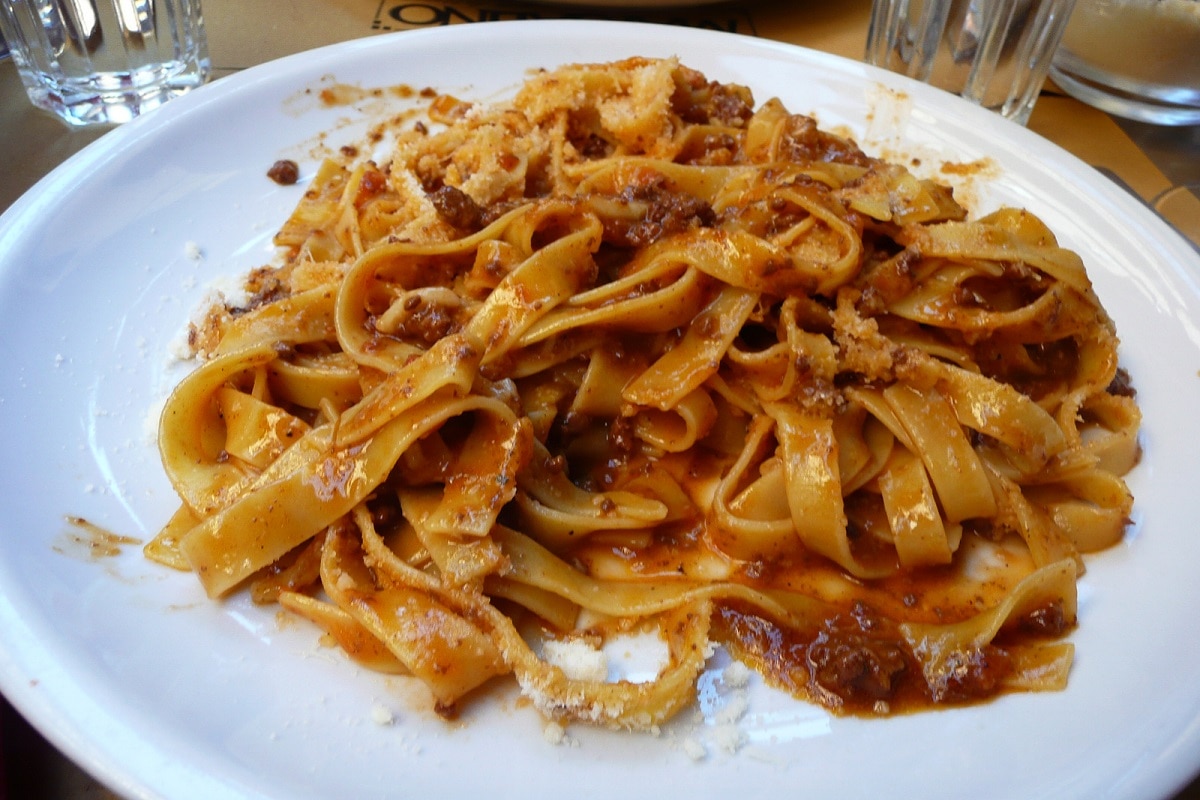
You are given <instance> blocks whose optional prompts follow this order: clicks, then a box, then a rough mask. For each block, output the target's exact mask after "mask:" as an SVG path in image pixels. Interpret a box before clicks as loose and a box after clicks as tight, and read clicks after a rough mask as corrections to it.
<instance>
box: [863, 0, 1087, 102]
mask: <svg viewBox="0 0 1200 800" xmlns="http://www.w3.org/2000/svg"><path fill="white" fill-rule="evenodd" d="M1074 5H1075V0H874V4H873V5H872V7H871V23H870V29H869V31H868V33H867V52H866V56H867V61H868V62H870V63H871V64H874V65H876V66H880V67H886V68H887V69H890V70H892V71H893V72H899V73H901V74H904V75H907V76H909V77H910V78H916V79H917V80H920V81H924V82H926V83H930V84H932V85H934V86H937V87H939V88H941V89H945V90H947V91H951V92H954V93H956V94H959V95H961V96H962V97H964V98H966V99H967V100H970V101H971V102H973V103H976V104H978V105H981V106H983V107H985V108H989V109H992V110H993V111H998V112H999V113H1000V114H1002V115H1003V116H1005V117H1007V118H1009V119H1011V120H1013V121H1015V122H1017V123H1019V124H1021V125H1024V124H1025V123H1026V122H1028V120H1029V114H1030V112H1032V111H1033V105H1034V103H1035V102H1036V100H1037V97H1038V93H1039V92H1040V91H1041V89H1042V84H1043V83H1044V82H1045V80H1046V73H1047V72H1048V71H1049V69H1050V62H1051V59H1052V57H1053V55H1054V49H1055V47H1057V46H1058V43H1059V40H1060V39H1061V38H1062V35H1063V31H1064V29H1065V28H1066V25H1067V20H1068V18H1069V17H1070V15H1071V9H1072V8H1073V7H1074Z"/></svg>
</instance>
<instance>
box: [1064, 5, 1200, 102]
mask: <svg viewBox="0 0 1200 800" xmlns="http://www.w3.org/2000/svg"><path fill="white" fill-rule="evenodd" d="M1050 75H1051V77H1053V78H1054V82H1055V83H1057V84H1058V85H1059V86H1061V87H1062V88H1063V89H1064V90H1065V91H1066V92H1067V93H1068V94H1071V95H1074V96H1075V97H1077V98H1079V99H1080V100H1083V101H1084V102H1086V103H1091V104H1092V105H1094V106H1096V107H1097V108H1101V109H1104V110H1105V111H1107V112H1109V113H1110V114H1117V115H1119V116H1122V117H1127V118H1129V119H1136V120H1139V121H1142V122H1152V123H1157V124H1160V125H1197V124H1200V0H1086V2H1083V3H1080V4H1079V6H1078V7H1077V8H1076V9H1075V14H1074V16H1072V17H1071V24H1070V25H1068V26H1067V32H1066V33H1065V34H1064V35H1063V40H1062V44H1061V45H1059V48H1058V52H1057V53H1056V54H1055V55H1054V66H1053V67H1052V68H1051V70H1050Z"/></svg>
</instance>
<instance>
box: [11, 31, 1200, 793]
mask: <svg viewBox="0 0 1200 800" xmlns="http://www.w3.org/2000/svg"><path fill="white" fill-rule="evenodd" d="M1198 278H1200V259H1198V257H1197V254H1196V251H1195V250H1193V249H1192V248H1191V247H1190V246H1189V245H1188V244H1187V243H1186V242H1185V241H1184V240H1183V239H1182V238H1181V237H1179V236H1178V235H1177V234H1176V233H1174V232H1173V231H1171V230H1170V229H1169V227H1168V226H1166V225H1165V224H1164V223H1163V222H1162V221H1161V220H1159V219H1158V218H1156V217H1155V216H1154V215H1153V214H1152V213H1151V212H1150V211H1149V210H1147V209H1146V208H1144V207H1143V206H1141V205H1140V204H1139V203H1138V202H1137V201H1136V200H1134V199H1133V198H1132V197H1130V196H1127V195H1126V194H1125V193H1123V192H1122V191H1121V190H1120V189H1119V188H1117V187H1115V186H1114V185H1113V184H1111V183H1110V182H1108V181H1107V180H1106V179H1105V178H1103V177H1102V176H1100V175H1099V174H1098V173H1096V172H1095V171H1094V170H1092V169H1091V168H1089V167H1088V166H1086V165H1085V164H1083V163H1081V162H1079V161H1077V160H1076V159H1074V158H1073V157H1071V156H1070V155H1068V154H1066V153H1064V152H1063V151H1061V150H1059V149H1058V148H1056V147H1054V146H1053V145H1051V144H1049V143H1047V142H1045V141H1043V140H1041V139H1040V138H1039V137H1037V136H1036V135H1034V134H1032V133H1031V132H1029V131H1027V130H1025V129H1023V128H1020V127H1018V126H1015V125H1012V124H1010V123H1007V122H1005V121H1003V120H1000V119H998V118H996V117H995V116H992V115H990V114H989V113H988V112H985V111H982V110H980V109H977V108H974V107H972V106H969V105H966V104H965V103H963V102H962V101H961V100H959V99H957V98H953V97H950V96H948V95H945V94H943V93H939V92H936V91H934V90H930V89H928V88H927V87H925V86H922V85H919V84H914V83H912V82H909V81H907V80H905V79H903V78H900V77H897V76H893V75H890V74H888V73H885V72H882V71H878V70H875V69H873V68H870V67H867V66H865V65H862V64H858V63H855V62H850V61H846V60H843V59H839V58H835V57H831V56H828V55H824V54H819V53H814V52H811V51H806V50H802V49H799V48H795V47H792V46H788V45H784V44H779V43H772V42H765V41H761V40H756V39H752V38H749V37H739V36H733V35H727V34H720V33H714V32H709V31H699V30H688V29H675V28H670V29H664V28H662V27H659V26H654V25H643V24H635V23H607V22H604V23H601V22H591V21H589V22H581V21H568V22H560V21H538V22H505V23H494V24H493V23H486V24H478V25H464V26H455V27H452V28H446V29H439V30H430V31H416V32H405V33H401V34H394V35H385V36H380V37H375V38H371V39H367V40H361V41H356V42H350V43H346V44H342V45H337V46H333V47H329V48H324V49H321V50H316V51H313V52H310V53H305V54H302V55H299V56H295V57H291V58H287V59H283V60H281V61H278V62H273V63H271V64H267V65H263V66H261V67H257V68H254V69H250V70H247V71H245V72H244V73H241V74H238V75H236V76H233V77H231V78H227V79H223V80H222V81H220V82H218V83H216V84H214V85H212V86H209V87H205V88H203V89H202V90H200V91H197V92H195V93H193V94H190V95H188V96H185V97H183V98H181V99H179V100H176V101H173V102H172V104H171V105H170V106H167V107H165V108H164V109H163V110H162V111H161V112H157V113H155V114H153V115H148V116H147V117H145V118H142V119H139V120H137V121H135V122H134V123H132V124H129V125H127V126H125V127H122V128H120V129H118V130H116V131H114V132H112V133H111V134H109V135H106V136H105V137H103V138H102V139H101V140H99V141H98V142H96V143H95V144H93V145H92V146H91V147H89V148H88V149H86V150H84V151H83V152H81V153H80V154H79V155H77V156H76V157H74V158H72V159H71V160H69V161H68V162H66V163H65V164H64V165H62V166H61V167H60V168H59V169H58V170H56V171H55V172H54V173H52V174H51V175H50V176H48V177H47V178H46V179H45V180H43V181H42V182H41V183H39V184H38V185H37V186H35V187H34V189H33V190H31V191H30V192H29V193H28V194H27V195H26V196H25V197H23V198H22V199H21V200H20V201H18V202H17V203H16V204H15V205H14V206H13V207H12V208H11V209H10V210H9V211H8V212H6V213H5V214H4V216H3V217H0V304H2V309H3V313H2V314H0V326H3V329H2V330H0V336H2V339H0V340H2V341H4V342H6V343H7V345H6V348H7V354H8V361H9V366H8V369H7V370H6V372H5V375H4V377H3V378H2V379H0V400H2V401H3V407H4V409H5V411H6V412H7V418H8V420H9V422H8V425H7V429H6V430H7V433H6V439H7V441H8V443H9V446H10V448H11V452H12V453H14V454H19V455H20V458H19V459H17V458H14V459H10V463H9V466H8V467H7V469H8V471H9V477H8V480H6V481H5V482H4V489H3V492H4V496H3V497H4V501H5V502H3V503H0V529H2V530H3V532H4V538H5V546H4V547H3V548H0V621H2V624H0V631H3V632H2V633H0V653H2V657H0V688H2V689H3V691H4V693H5V695H6V697H8V698H9V699H10V700H11V702H13V704H14V705H16V706H17V707H18V709H19V710H20V711H21V712H22V713H23V714H25V715H26V716H27V717H28V718H29V719H30V720H31V721H32V722H33V723H34V724H35V725H37V726H38V727H39V728H40V730H41V731H42V732H43V733H45V735H46V736H47V737H48V738H50V739H51V740H52V741H53V742H54V743H55V744H56V745H57V746H59V747H60V748H62V749H63V750H64V752H66V753H67V754H68V755H69V756H70V757H72V758H73V759H75V760H76V761H78V762H79V763H80V764H82V765H83V766H84V767H85V768H86V769H88V770H89V771H91V772H92V773H93V774H94V775H96V776H97V777H98V778H99V779H101V780H102V781H104V782H105V783H107V784H108V785H109V786H111V787H112V788H113V789H114V790H116V791H117V792H119V793H121V794H124V795H128V796H137V797H171V798H187V797H196V798H201V797H203V798H220V797H230V798H234V797H238V798H245V797H262V798H276V797H278V798H283V797H286V798H303V797H314V798H315V797H328V796H353V797H362V798H371V797H389V796H395V795H396V794H403V795H409V794H411V795H414V796H416V795H429V796H463V795H467V794H471V793H488V794H492V795H496V794H499V795H501V796H514V797H515V796H522V797H542V796H545V797H549V796H560V795H562V794H564V793H572V794H576V795H587V796H592V795H595V796H612V795H617V796H630V797H650V796H655V797H658V796H664V795H665V796H669V797H685V796H697V795H703V796H711V795H712V794H714V793H716V792H735V791H744V790H745V788H746V787H754V788H755V790H756V791H760V790H761V791H769V790H772V789H780V790H782V789H784V788H788V787H794V786H796V785H803V786H804V787H806V788H807V789H808V790H810V791H811V792H812V793H813V794H815V795H816V796H852V797H868V796H871V797H873V796H880V795H889V796H909V795H913V796H916V795H918V794H919V795H920V796H925V797H947V798H951V797H961V796H965V795H968V794H970V795H973V796H979V795H983V796H996V797H1001V796H1004V797H1009V796H1022V797H1055V798H1062V797H1088V798H1093V797H1139V798H1140V797H1152V796H1159V797H1167V796H1169V795H1170V794H1171V793H1172V792H1174V791H1177V790H1178V789H1179V788H1180V787H1181V786H1182V785H1183V784H1184V783H1185V782H1186V781H1187V780H1188V779H1189V778H1190V777H1191V776H1192V775H1193V774H1194V773H1195V771H1196V770H1197V769H1198V768H1200V759H1198V758H1197V757H1196V756H1195V753H1197V752H1200V741H1198V738H1200V734H1198V733H1197V730H1200V728H1198V727H1197V724H1196V722H1197V720H1198V719H1200V686H1196V685H1195V682H1194V680H1192V677H1191V676H1194V675H1195V674H1198V672H1200V652H1197V651H1196V649H1195V648H1193V647H1191V646H1190V644H1189V643H1188V640H1187V638H1186V636H1185V635H1183V634H1182V633H1181V632H1182V631H1186V630H1188V629H1189V626H1190V623H1191V618H1192V613H1193V609H1195V608H1200V587H1198V586H1197V584H1196V582H1195V581H1194V580H1193V579H1192V576H1191V574H1190V565H1191V564H1193V563H1195V562H1196V561H1197V559H1200V552H1198V551H1200V544H1196V543H1195V537H1190V536H1188V535H1187V533H1188V531H1190V529H1191V526H1192V525H1194V520H1195V519H1196V518H1197V514H1198V512H1200V509H1198V508H1197V500H1196V493H1195V492H1194V490H1193V489H1192V488H1191V483H1190V481H1191V479H1190V477H1189V473H1190V471H1191V465H1192V463H1193V459H1192V454H1191V447H1192V445H1193V443H1194V442H1195V441H1197V440H1198V439H1200V422H1198V421H1197V418H1196V415H1195V414H1194V409H1195V408H1197V407H1200V379H1198V377H1197V375H1198V370H1200V334H1197V331H1196V329H1195V326H1194V321H1195V320H1196V319H1200V288H1198V285H1197V280H1198ZM866 753H869V754H870V756H869V761H868V762H867V763H864V754H866ZM1018 765H1019V766H1018Z"/></svg>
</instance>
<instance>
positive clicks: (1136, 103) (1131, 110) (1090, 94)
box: [1050, 64, 1200, 125]
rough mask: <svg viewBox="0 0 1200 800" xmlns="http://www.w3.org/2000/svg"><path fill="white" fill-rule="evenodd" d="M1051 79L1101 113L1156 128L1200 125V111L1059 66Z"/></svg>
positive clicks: (1052, 73) (1052, 72)
mask: <svg viewBox="0 0 1200 800" xmlns="http://www.w3.org/2000/svg"><path fill="white" fill-rule="evenodd" d="M1050 77H1051V78H1052V79H1053V80H1054V82H1055V83H1056V84H1058V86H1059V88H1061V89H1062V90H1063V91H1064V92H1066V93H1067V94H1069V95H1071V96H1072V97H1074V98H1075V99H1076V100H1081V101H1083V102H1084V103H1087V104H1088V105H1090V106H1095V107H1096V108H1098V109H1100V110H1101V111H1107V112H1108V113H1110V114H1115V115H1116V116H1118V117H1124V118H1125V119H1132V120H1136V121H1138V122H1149V123H1152V124H1154V125H1200V107H1197V106H1194V105H1179V104H1176V103H1170V102H1168V101H1165V100H1156V99H1153V98H1149V97H1144V96H1141V95H1136V94H1133V93H1130V92H1124V91H1121V90H1120V89H1117V88H1115V87H1112V86H1107V85H1105V84H1102V83H1099V82H1096V81H1090V80H1087V79H1086V78H1083V77H1081V76H1079V75H1075V74H1072V73H1068V72H1066V71H1065V70H1063V69H1062V67H1060V66H1059V65H1058V64H1054V65H1053V66H1051V67H1050Z"/></svg>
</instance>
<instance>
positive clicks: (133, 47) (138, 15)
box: [0, 0, 210, 125]
mask: <svg viewBox="0 0 1200 800" xmlns="http://www.w3.org/2000/svg"><path fill="white" fill-rule="evenodd" d="M0 33H2V34H3V37H4V39H5V40H6V41H7V43H8V47H9V49H10V51H11V54H12V58H13V61H14V62H15V64H16V67H17V72H18V73H19V74H20V76H21V82H22V83H23V84H24V85H25V90H26V92H27V93H28V94H29V99H30V100H31V101H32V102H33V104H34V105H36V106H38V107H40V108H44V109H46V110H47V111H51V112H53V113H55V114H57V115H58V116H59V117H60V118H62V119H63V120H64V121H66V122H67V123H69V124H72V125H90V124H105V123H120V122H126V121H128V120H130V119H132V118H133V117H135V116H137V115H139V114H141V113H144V112H146V111H149V110H150V109H153V108H157V107H158V106H160V105H162V104H163V103H165V102H166V101H167V100H169V99H171V98H172V97H176V96H177V95H180V94H182V93H184V92H187V91H189V90H191V89H193V88H195V87H197V86H199V85H201V84H202V83H204V82H205V81H206V80H207V79H208V75H209V70H210V62H209V57H208V43H207V40H206V39H205V35H204V16H203V14H202V12H201V8H200V0H0Z"/></svg>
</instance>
